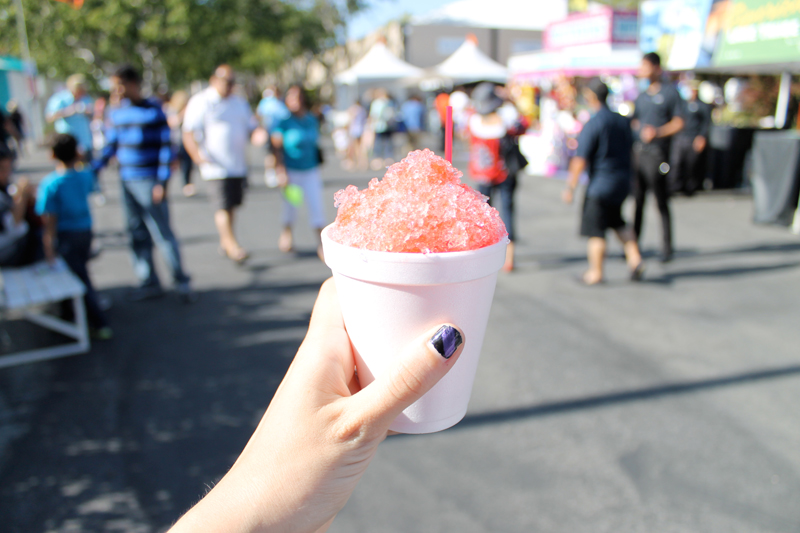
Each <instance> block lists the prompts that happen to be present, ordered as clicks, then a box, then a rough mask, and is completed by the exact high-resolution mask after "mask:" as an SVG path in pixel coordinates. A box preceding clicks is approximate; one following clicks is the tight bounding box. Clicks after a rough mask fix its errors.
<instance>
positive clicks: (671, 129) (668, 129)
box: [656, 117, 683, 139]
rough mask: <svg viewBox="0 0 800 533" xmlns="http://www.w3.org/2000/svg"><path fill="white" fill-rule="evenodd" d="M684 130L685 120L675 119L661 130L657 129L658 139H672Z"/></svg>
mask: <svg viewBox="0 0 800 533" xmlns="http://www.w3.org/2000/svg"><path fill="white" fill-rule="evenodd" d="M682 129H683V119H682V118H679V117H675V118H673V119H672V120H670V121H669V122H667V123H666V124H664V125H663V126H661V127H660V128H656V139H664V138H666V137H672V136H673V135H675V134H676V133H678V132H679V131H681V130H682Z"/></svg>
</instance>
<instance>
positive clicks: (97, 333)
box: [89, 326, 114, 341]
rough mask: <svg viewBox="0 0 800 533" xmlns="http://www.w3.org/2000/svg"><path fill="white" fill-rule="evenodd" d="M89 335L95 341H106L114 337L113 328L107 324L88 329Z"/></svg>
mask: <svg viewBox="0 0 800 533" xmlns="http://www.w3.org/2000/svg"><path fill="white" fill-rule="evenodd" d="M89 337H91V338H92V340H96V341H108V340H111V339H113V338H114V330H113V329H111V328H110V327H108V326H105V327H102V328H91V329H89Z"/></svg>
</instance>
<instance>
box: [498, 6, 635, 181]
mask: <svg viewBox="0 0 800 533" xmlns="http://www.w3.org/2000/svg"><path fill="white" fill-rule="evenodd" d="M637 27H638V18H637V13H636V12H631V11H617V10H613V9H610V8H605V7H601V8H597V9H594V10H591V11H589V12H586V13H578V14H573V15H571V16H569V17H567V18H566V19H564V20H562V21H557V22H554V23H552V24H550V25H549V26H548V27H547V29H546V31H545V40H544V45H545V46H544V49H543V50H542V51H538V52H530V53H527V54H520V55H516V56H512V57H511V58H510V59H509V61H508V69H509V77H510V84H511V85H512V89H513V90H514V91H515V92H517V93H520V94H525V93H526V91H527V92H528V94H538V95H539V97H538V101H537V102H535V103H534V104H533V107H535V108H536V109H537V110H538V116H536V117H534V118H536V119H538V125H539V128H534V129H532V130H531V131H530V132H529V133H527V134H526V135H524V136H523V137H522V138H521V139H520V149H521V150H522V152H523V153H524V154H525V156H526V157H527V159H528V161H529V163H530V164H529V165H528V167H527V169H526V171H527V172H528V173H530V174H536V175H544V176H554V175H556V174H559V173H562V172H565V171H566V169H567V165H568V163H569V159H570V157H571V156H572V155H573V154H574V150H575V147H576V146H577V144H576V138H577V135H578V134H579V133H580V130H581V128H582V127H583V124H584V123H585V121H586V120H588V113H587V112H585V111H582V110H581V109H580V108H579V107H578V99H577V95H578V92H579V90H580V88H581V87H582V86H583V85H584V84H585V83H586V81H587V80H588V79H589V78H592V77H595V76H599V77H602V78H603V80H604V81H605V82H606V83H607V84H608V86H609V89H610V90H611V96H610V97H609V105H610V106H611V107H612V108H613V109H615V110H618V111H620V112H621V113H623V114H627V112H628V110H629V109H630V105H629V104H628V102H629V101H630V100H632V99H633V98H635V95H636V83H635V80H634V77H633V76H634V74H635V73H636V71H637V69H638V68H639V63H640V62H641V58H642V53H641V52H640V50H639V48H638V46H637ZM531 88H532V89H533V91H532V92H531V91H530V89H531ZM525 106H526V104H525V103H523V105H522V106H520V107H525Z"/></svg>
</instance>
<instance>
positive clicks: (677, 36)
mask: <svg viewBox="0 0 800 533" xmlns="http://www.w3.org/2000/svg"><path fill="white" fill-rule="evenodd" d="M723 1H724V0H723ZM718 3H720V2H719V1H718V0H649V1H646V2H642V4H641V7H640V16H641V21H640V30H639V46H640V48H641V50H642V52H643V53H648V52H657V53H658V55H659V56H661V64H662V65H664V68H665V69H667V70H673V71H674V70H691V69H694V68H698V67H707V66H710V64H711V56H712V53H713V50H714V47H715V44H716V35H717V33H718V30H717V31H716V32H713V31H712V32H711V33H709V27H708V22H709V20H710V16H709V13H712V12H714V9H715V7H716V4H718ZM712 26H713V25H712Z"/></svg>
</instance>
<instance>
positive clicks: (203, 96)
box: [0, 65, 326, 339]
mask: <svg viewBox="0 0 800 533" xmlns="http://www.w3.org/2000/svg"><path fill="white" fill-rule="evenodd" d="M235 85H236V78H235V74H234V71H233V69H232V68H231V67H229V66H228V65H220V66H219V67H218V68H217V69H216V70H215V71H214V73H213V74H212V76H211V78H210V80H209V85H208V87H207V88H206V89H204V90H202V91H200V92H198V93H197V94H195V95H193V96H191V97H189V95H188V94H187V93H185V92H182V91H179V92H178V93H176V94H174V95H172V97H171V98H169V99H168V100H166V101H164V100H161V99H158V98H153V97H146V96H145V95H144V93H143V90H142V78H141V75H140V73H139V72H138V71H137V69H135V68H134V67H131V66H123V67H120V68H119V69H117V70H116V71H115V72H114V73H113V74H112V75H111V76H110V94H109V95H108V100H107V103H106V101H105V100H104V99H98V101H97V102H95V101H92V99H91V98H90V97H89V96H88V93H87V89H86V80H85V78H84V77H83V76H82V75H73V76H70V77H69V78H68V79H67V83H66V87H65V88H64V89H63V90H61V91H58V92H56V93H55V94H54V95H53V96H52V97H51V98H50V99H49V101H48V102H47V106H46V110H45V117H46V120H47V121H48V122H50V123H52V124H53V127H54V129H55V131H56V134H55V135H54V137H53V139H52V142H51V143H50V146H51V151H52V157H53V159H54V161H55V164H56V170H55V171H54V172H53V173H51V174H49V175H48V176H46V177H45V178H44V179H43V180H42V182H41V183H40V184H39V185H38V187H35V186H33V184H31V183H30V181H29V180H28V179H27V178H25V177H17V178H16V179H12V174H13V161H14V159H15V156H16V154H15V151H14V150H12V147H13V145H12V146H9V142H8V141H7V142H5V143H0V266H24V265H27V264H32V263H34V262H36V261H38V260H41V259H46V260H47V261H49V262H50V263H51V264H53V265H54V266H57V265H58V260H57V258H58V257H61V258H62V259H63V261H64V263H65V264H66V266H67V267H68V268H70V269H71V270H72V271H73V272H74V273H75V274H76V276H78V277H79V278H80V279H81V281H82V282H83V283H84V285H85V286H86V288H87V292H86V295H85V302H86V308H87V314H88V321H89V325H90V333H91V334H92V336H93V337H94V338H96V339H107V338H110V337H111V336H112V334H113V333H112V332H111V330H110V328H109V327H108V323H107V320H106V318H105V316H104V313H105V310H106V309H107V308H108V306H109V305H108V302H105V301H103V300H102V299H100V298H99V297H98V295H97V293H96V292H95V291H94V289H93V286H92V282H91V279H90V278H89V274H88V269H87V263H88V261H89V260H90V258H91V256H92V254H93V252H92V232H91V227H92V218H91V209H90V204H89V197H90V195H92V194H97V193H100V188H99V184H100V183H101V180H99V179H98V176H100V173H101V172H102V171H103V169H104V168H105V167H106V166H107V165H108V164H109V163H111V162H112V160H113V161H116V165H117V167H118V174H119V178H120V184H121V194H122V202H121V203H122V206H123V213H124V217H125V225H126V229H127V232H128V235H129V237H130V241H129V242H130V248H131V252H132V253H131V255H132V259H133V270H134V273H135V275H136V277H137V278H138V286H137V287H136V288H135V289H134V290H132V291H131V293H130V294H129V299H130V300H132V301H140V300H150V299H154V298H159V297H161V296H163V295H164V294H165V290H164V288H163V285H162V282H161V280H160V279H159V277H158V274H157V272H156V268H155V264H154V256H153V249H154V247H157V248H158V249H159V251H160V253H161V255H162V256H163V258H164V260H165V262H166V264H167V265H168V267H169V270H170V275H171V277H172V281H173V285H174V289H175V292H176V293H177V294H178V296H179V298H180V299H181V300H182V301H183V302H185V303H192V302H194V301H195V300H196V298H197V295H196V293H195V292H194V291H193V290H192V286H191V277H190V276H189V274H188V273H187V271H186V269H185V267H184V265H183V260H182V256H181V251H180V245H179V243H178V239H177V238H176V236H175V234H174V232H173V230H172V224H171V221H170V212H169V202H168V198H167V185H168V180H169V179H170V177H171V174H172V171H173V169H176V170H177V168H180V170H181V174H182V175H183V192H184V194H185V195H186V196H193V195H194V194H195V192H196V190H195V186H194V183H193V182H192V173H193V169H194V167H197V169H198V170H199V173H200V176H201V177H202V178H203V180H204V181H205V182H206V185H207V186H206V188H207V191H208V193H209V197H210V199H211V203H212V205H213V207H214V221H215V224H216V228H217V231H218V234H219V252H220V254H221V255H222V256H223V257H226V258H228V259H230V260H231V261H233V262H235V263H237V264H242V263H244V262H245V261H246V260H247V259H248V257H249V253H248V252H247V250H245V249H244V248H243V247H242V245H241V244H240V243H239V240H238V239H237V237H236V233H235V230H234V228H235V226H234V222H235V218H236V217H235V215H236V212H237V210H238V209H239V208H240V207H241V205H242V204H243V201H244V196H245V194H246V190H247V173H248V161H247V153H246V150H247V145H248V144H249V143H253V144H255V145H261V146H264V145H267V146H268V154H269V155H268V161H267V163H268V166H267V169H268V173H269V171H270V170H271V171H272V172H273V173H274V177H275V185H277V186H281V187H283V188H284V189H285V188H288V187H297V188H299V189H300V190H301V191H302V192H301V195H302V198H303V202H304V203H305V204H306V205H307V206H308V211H309V216H310V219H311V225H312V228H314V229H315V230H316V233H317V235H318V239H319V241H318V253H319V255H320V258H321V257H322V248H321V237H320V234H321V231H322V228H323V227H324V226H325V224H326V220H325V213H324V208H323V202H322V180H321V178H320V175H319V165H320V163H321V150H320V148H319V121H318V120H317V118H316V116H314V114H312V113H311V111H310V105H309V100H308V97H307V94H306V92H305V91H304V90H303V88H302V87H300V86H297V85H295V86H292V87H290V88H289V89H288V91H287V92H286V99H285V103H284V101H279V100H278V98H277V96H276V94H277V92H276V91H275V90H274V89H273V90H272V91H275V92H267V91H265V95H264V96H265V99H264V101H262V105H260V106H259V108H258V110H257V114H256V113H253V111H252V110H251V108H250V105H249V103H248V102H247V100H245V99H244V98H243V97H241V96H239V95H238V94H236V93H235V92H234V87H235ZM270 99H272V100H273V101H272V102H270ZM98 102H100V103H98ZM98 121H99V122H100V125H99V127H98V124H97V122H98ZM7 122H8V125H7V126H6V127H4V128H2V130H3V131H4V132H10V133H9V135H10V136H11V135H13V136H14V137H15V138H17V137H18V136H19V130H17V129H15V127H14V125H13V123H12V122H11V120H10V119H7ZM97 195H98V196H99V194H97ZM288 196H289V195H288V194H284V195H283V216H282V222H283V227H282V232H281V236H280V242H279V243H278V244H279V248H280V249H281V250H282V251H284V252H290V251H292V250H293V248H294V243H293V235H292V228H293V225H294V221H295V218H296V212H297V205H296V203H297V202H292V201H290V198H288ZM65 312H66V313H68V311H65Z"/></svg>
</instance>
